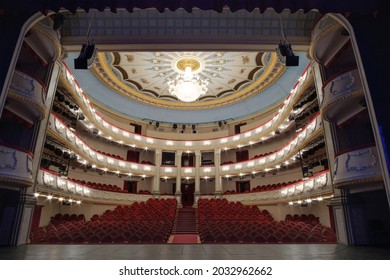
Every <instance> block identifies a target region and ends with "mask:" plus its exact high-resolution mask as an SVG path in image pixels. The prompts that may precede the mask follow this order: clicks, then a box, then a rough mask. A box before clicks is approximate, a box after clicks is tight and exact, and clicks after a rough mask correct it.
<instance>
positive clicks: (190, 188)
mask: <svg viewBox="0 0 390 280" xmlns="http://www.w3.org/2000/svg"><path fill="white" fill-rule="evenodd" d="M194 192H195V184H194V183H193V184H188V183H184V184H183V183H182V185H181V203H182V204H183V206H192V205H193V204H194Z"/></svg>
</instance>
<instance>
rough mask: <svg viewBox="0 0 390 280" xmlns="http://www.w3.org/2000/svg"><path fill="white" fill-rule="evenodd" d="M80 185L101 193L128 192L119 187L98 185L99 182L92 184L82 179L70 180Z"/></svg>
mask: <svg viewBox="0 0 390 280" xmlns="http://www.w3.org/2000/svg"><path fill="white" fill-rule="evenodd" d="M70 180H72V181H74V182H76V183H78V184H82V185H85V186H87V187H89V188H91V189H96V190H101V191H110V192H127V191H126V190H124V189H122V188H119V187H118V186H117V185H112V184H105V183H98V182H90V181H85V180H80V179H70Z"/></svg>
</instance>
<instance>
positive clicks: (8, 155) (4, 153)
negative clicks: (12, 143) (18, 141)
mask: <svg viewBox="0 0 390 280" xmlns="http://www.w3.org/2000/svg"><path fill="white" fill-rule="evenodd" d="M0 154H1V161H2V162H1V163H0V169H11V170H15V169H16V166H17V164H18V159H17V158H16V151H15V150H7V149H4V148H0Z"/></svg>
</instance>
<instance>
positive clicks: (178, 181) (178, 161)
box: [175, 151, 183, 206]
mask: <svg viewBox="0 0 390 280" xmlns="http://www.w3.org/2000/svg"><path fill="white" fill-rule="evenodd" d="M182 154H183V151H176V158H175V163H176V170H177V172H176V192H175V197H176V200H177V203H178V206H181V156H182Z"/></svg>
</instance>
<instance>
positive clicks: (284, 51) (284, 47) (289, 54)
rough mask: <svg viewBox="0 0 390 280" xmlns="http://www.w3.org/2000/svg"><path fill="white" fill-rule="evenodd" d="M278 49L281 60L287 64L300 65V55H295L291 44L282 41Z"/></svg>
mask: <svg viewBox="0 0 390 280" xmlns="http://www.w3.org/2000/svg"><path fill="white" fill-rule="evenodd" d="M276 51H277V54H278V57H279V61H280V62H281V63H282V64H284V65H285V66H299V56H296V55H294V52H293V50H292V48H291V44H288V43H287V42H280V43H279V46H278V48H277V49H276Z"/></svg>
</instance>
